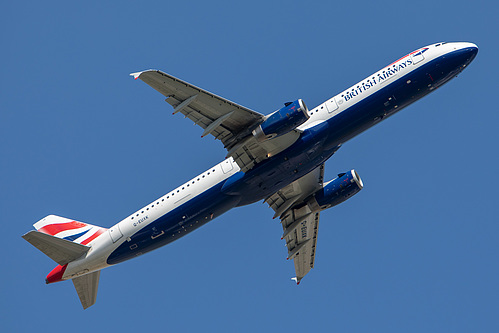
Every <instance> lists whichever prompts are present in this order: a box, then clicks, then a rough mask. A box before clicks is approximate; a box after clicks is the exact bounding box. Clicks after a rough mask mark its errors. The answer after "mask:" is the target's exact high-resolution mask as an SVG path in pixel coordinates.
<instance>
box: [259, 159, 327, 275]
mask: <svg viewBox="0 0 499 333" xmlns="http://www.w3.org/2000/svg"><path fill="white" fill-rule="evenodd" d="M323 180H324V164H322V165H321V166H319V167H318V168H316V169H315V170H313V171H312V172H310V173H308V174H307V175H305V176H303V177H302V178H300V179H298V180H296V181H294V182H293V183H291V184H289V185H288V186H286V187H284V188H282V189H281V190H279V191H278V192H276V193H274V194H273V195H271V196H270V197H269V198H267V200H266V202H267V203H268V204H269V206H270V207H271V208H272V209H273V210H274V211H275V215H274V218H275V217H279V218H280V219H281V224H282V229H283V235H282V238H283V239H284V240H285V241H286V246H287V248H288V259H293V261H294V264H295V272H296V277H295V278H293V280H295V281H296V283H297V284H299V283H300V281H301V279H302V278H303V277H304V276H305V275H306V274H307V273H308V272H309V271H310V269H311V268H313V267H314V260H315V250H316V246H317V233H318V230H319V214H320V213H319V212H318V211H312V210H311V208H310V207H309V205H307V204H306V199H308V198H309V197H310V196H311V195H312V194H313V193H315V192H316V191H317V190H319V189H320V188H321V187H322V183H323Z"/></svg>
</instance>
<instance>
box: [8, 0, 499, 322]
mask: <svg viewBox="0 0 499 333" xmlns="http://www.w3.org/2000/svg"><path fill="white" fill-rule="evenodd" d="M0 8H1V11H2V13H3V19H2V22H1V30H0V31H1V42H2V43H1V45H2V52H1V53H0V59H1V63H2V64H3V66H2V79H1V87H0V88H1V89H0V97H1V98H0V153H1V156H2V158H1V159H0V171H1V173H0V184H1V186H0V212H1V216H2V221H1V222H2V227H3V234H4V243H3V249H4V250H3V255H2V256H1V259H0V260H1V263H2V266H3V267H4V268H3V273H2V274H1V275H0V285H1V287H0V323H1V326H2V328H3V329H2V331H5V332H7V331H8V332H32V331H35V330H37V331H46V330H49V329H51V330H53V329H54V328H56V329H71V330H72V331H74V332H83V331H87V330H88V329H89V327H90V328H92V329H96V330H97V331H104V330H113V331H117V330H120V331H137V330H141V331H143V330H145V331H153V330H161V331H176V332H193V331H198V330H203V331H210V332H211V331H216V332H219V331H222V332H226V331H230V332H234V331H235V332H254V331H274V332H282V331H291V330H293V331H302V330H307V331H312V330H313V331H316V332H333V331H336V332H422V331H424V332H442V331H444V332H470V331H476V332H497V331H498V330H499V320H498V317H497V313H498V312H499V304H498V299H499V297H498V296H499V284H498V282H497V281H498V278H499V268H498V254H499V245H498V244H499V242H498V241H499V239H498V235H499V226H498V218H497V216H498V213H499V212H498V203H497V202H498V200H497V199H498V195H497V188H498V185H499V177H498V174H497V170H498V168H499V159H498V154H497V148H496V146H497V142H498V139H499V134H498V131H497V124H498V123H499V115H498V113H497V103H496V102H495V100H494V98H495V97H496V96H497V88H498V85H497V76H498V74H499V73H498V70H497V66H496V62H497V60H496V56H497V54H498V51H499V50H498V42H497V36H495V35H496V33H495V32H496V31H497V30H498V29H499V27H498V24H497V17H496V16H497V12H498V7H497V4H495V3H493V2H492V1H476V2H473V3H472V2H469V1H461V0H459V1H431V2H423V1H421V2H414V1H412V2H410V1H409V2H400V1H398V2H392V1H377V2H374V1H364V0H361V1H354V2H349V1H344V2H341V3H333V2H326V1H324V2H321V1H308V2H303V1H281V2H267V1H252V2H248V3H246V4H240V3H235V2H229V1H227V2H221V1H210V2H205V1H189V2H185V3H182V2H167V1H157V2H154V1H121V2H113V3H105V2H94V1H88V2H77V3H71V2H66V1H60V2H58V1H48V2H39V1H31V2H29V1H28V2H12V1H11V2H4V3H2V4H1V5H0ZM439 41H471V42H475V43H476V44H477V45H478V46H479V47H480V51H479V53H478V56H477V58H476V59H475V61H474V62H473V63H472V64H471V66H470V67H469V68H468V69H466V70H465V71H464V72H463V73H462V74H461V75H460V76H459V77H458V78H457V79H455V80H453V81H451V82H450V83H448V84H447V85H445V86H444V87H442V88H441V89H439V90H437V91H436V92H434V93H432V94H431V95H429V96H427V97H426V98H424V99H422V100H420V101H419V102H417V103H415V104H413V105H412V106H410V107H408V108H407V109H405V110H403V111H402V112H400V113H399V114H397V115H395V116H394V117H392V118H390V119H389V120H387V121H386V122H383V123H381V124H379V125H377V126H376V127H374V128H372V129H370V130H369V131H367V132H365V133H363V134H361V135H360V136H358V137H356V138H354V139H353V140H351V141H350V142H348V143H347V144H345V145H344V146H343V148H342V149H341V150H340V151H339V152H338V153H337V154H336V155H335V156H334V157H333V158H332V159H331V160H330V161H328V163H327V164H326V179H331V178H334V176H335V175H336V173H338V172H343V171H346V170H350V169H352V168H355V169H356V170H357V171H358V172H359V174H360V175H361V177H362V179H363V181H364V184H365V188H364V190H363V191H361V192H360V193H359V194H358V195H357V196H355V197H354V198H352V199H351V200H349V201H347V202H345V203H343V204H341V205H340V206H338V207H335V208H334V209H331V210H328V211H326V212H324V213H322V215H321V222H320V233H319V238H318V249H317V256H316V267H315V268H314V269H313V270H312V271H311V272H310V274H309V275H307V276H306V278H305V279H304V280H303V281H302V283H301V284H300V286H298V287H297V286H296V285H295V284H294V283H293V282H292V281H291V280H290V278H291V277H293V276H294V270H293V265H292V264H291V263H290V262H287V261H286V260H285V258H286V255H287V254H286V249H285V247H284V243H283V242H282V241H281V240H280V235H281V233H282V229H281V227H280V225H279V223H278V222H276V221H275V220H272V215H273V212H272V211H271V210H270V209H269V208H268V207H267V206H266V205H262V204H260V203H257V204H254V205H252V206H247V207H243V208H238V209H235V210H233V211H230V212H228V213H227V214H225V215H223V216H222V217H220V218H218V219H216V220H214V221H213V222H211V223H209V224H208V225H206V226H204V227H203V228H201V229H199V230H197V231H196V232H194V233H192V234H190V235H188V236H187V237H184V238H182V239H181V240H180V241H178V242H175V243H173V244H170V245H168V246H166V247H164V248H161V249H159V250H156V251H154V252H152V253H149V254H147V255H144V256H142V257H140V258H138V259H134V260H131V261H129V262H126V263H124V264H121V265H118V266H115V267H112V268H109V269H106V270H104V271H103V272H102V274H101V280H100V285H99V294H98V299H97V303H96V305H95V306H93V307H91V308H89V309H88V310H85V311H83V310H82V309H81V305H80V303H79V301H78V298H77V296H76V292H75V291H74V288H73V285H72V283H71V282H63V283H58V284H54V285H49V286H46V285H45V284H44V278H45V276H46V274H47V273H48V272H49V271H50V270H51V269H52V268H53V267H54V266H55V264H54V263H53V262H52V261H51V260H50V259H49V258H47V257H45V256H44V255H43V254H42V253H40V252H38V250H36V249H35V248H34V247H32V246H31V245H30V244H28V243H27V242H25V241H24V240H23V239H22V238H21V235H22V234H24V233H25V232H27V231H29V230H31V229H32V224H33V223H35V222H36V221H38V220H39V219H41V218H43V217H44V216H46V215H48V214H57V215H61V216H65V217H69V218H73V219H76V220H80V221H85V222H88V223H92V224H97V225H101V226H104V227H109V226H111V225H113V224H115V223H116V222H118V221H119V220H121V219H122V218H124V217H126V216H128V215H129V214H130V213H131V212H133V211H135V210H136V209H138V208H140V207H142V206H144V205H145V204H147V203H149V202H151V201H152V200H154V199H155V198H157V197H159V196H161V195H163V194H164V193H166V192H168V191H169V190H170V189H172V188H174V187H176V186H177V185H179V184H181V183H183V182H184V181H186V180H188V179H190V178H191V177H192V176H194V175H196V174H199V173H201V172H203V171H204V170H206V169H207V168H209V167H210V166H212V165H214V164H215V163H218V162H219V161H220V160H221V159H223V157H224V156H225V151H224V149H223V148H222V145H221V144H220V143H219V142H217V141H214V140H212V139H211V138H209V137H207V138H204V139H201V138H200V135H201V133H202V130H201V129H200V128H198V127H195V126H192V124H191V123H190V122H189V121H188V120H184V119H183V118H182V116H180V115H176V116H172V115H171V107H170V106H169V105H168V104H167V103H165V102H164V101H163V97H162V96H161V95H160V94H158V93H157V92H156V91H154V90H153V89H151V88H150V87H148V86H147V85H145V84H144V83H143V82H140V81H134V80H133V79H132V78H130V77H129V76H128V74H129V73H131V72H135V71H140V70H144V69H149V68H156V69H161V70H163V71H165V72H168V73H170V74H172V75H175V76H177V77H179V78H182V79H184V80H186V81H188V82H191V83H193V84H195V85H197V86H200V87H202V88H205V89H207V90H209V91H211V92H213V93H216V94H218V95H221V96H224V97H226V98H228V99H230V100H233V101H235V102H237V103H239V104H242V105H244V106H247V107H249V108H251V109H253V110H256V111H259V112H261V113H264V114H267V113H270V112H272V111H274V110H275V109H277V108H278V107H280V106H281V105H282V103H283V102H285V101H288V100H295V99H297V98H303V99H304V100H305V102H306V103H307V105H308V106H309V107H313V106H315V105H317V104H319V103H321V102H323V101H324V100H326V99H327V98H329V97H331V96H333V95H335V94H337V93H339V92H341V91H342V90H343V89H345V88H347V87H349V86H350V85H352V84H354V83H356V82H358V81H360V80H361V79H363V78H365V77H366V76H368V75H370V74H371V73H373V72H375V71H377V70H378V69H380V68H382V67H384V66H385V65H387V64H389V63H391V62H393V61H394V60H396V59H398V58H400V57H401V56H403V55H405V54H407V53H409V52H411V51H412V50H414V49H416V48H419V47H421V46H424V45H427V44H432V43H435V42H439Z"/></svg>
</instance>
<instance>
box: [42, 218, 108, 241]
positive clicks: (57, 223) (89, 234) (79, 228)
mask: <svg viewBox="0 0 499 333" xmlns="http://www.w3.org/2000/svg"><path fill="white" fill-rule="evenodd" d="M33 226H34V227H35V229H36V230H38V231H39V232H43V233H44V234H47V235H51V236H55V237H57V238H62V239H65V240H68V241H71V242H75V243H78V244H82V245H87V244H89V243H90V242H92V241H93V240H94V239H96V238H97V237H99V236H100V235H102V234H103V233H104V232H105V231H106V230H107V229H106V228H101V227H97V226H95V225H91V224H88V223H83V222H78V221H74V220H70V219H68V218H65V217H61V216H56V215H49V216H47V217H45V218H43V219H41V220H40V221H38V222H36V223H35V224H34V225H33Z"/></svg>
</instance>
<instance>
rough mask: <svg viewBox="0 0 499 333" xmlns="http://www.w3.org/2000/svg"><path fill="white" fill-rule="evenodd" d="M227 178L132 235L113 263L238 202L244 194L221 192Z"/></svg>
mask: <svg viewBox="0 0 499 333" xmlns="http://www.w3.org/2000/svg"><path fill="white" fill-rule="evenodd" d="M223 183H224V182H223V181H222V182H221V183H219V184H217V185H215V186H213V187H212V188H210V189H208V190H207V191H205V192H203V193H201V194H200V195H198V196H196V197H194V198H192V199H191V200H189V201H187V202H186V203H184V204H182V205H181V206H179V207H177V208H175V209H174V210H172V211H170V212H168V213H167V214H165V215H163V216H161V217H160V218H158V219H156V220H155V221H153V222H151V223H150V224H148V225H147V226H146V227H144V228H142V229H141V230H139V231H138V232H137V233H135V234H134V235H132V236H131V237H129V239H127V240H126V241H124V242H123V244H121V245H120V246H119V247H118V248H117V249H116V250H114V251H113V252H112V253H111V254H110V255H109V257H108V258H107V263H108V264H109V265H114V264H117V263H120V262H123V261H125V260H128V259H131V258H134V257H137V256H139V255H142V254H144V253H147V252H149V251H152V250H154V249H157V248H159V247H161V246H164V245H166V244H169V243H171V242H173V241H175V240H177V239H179V238H181V237H182V236H185V235H187V234H188V233H190V232H192V231H194V230H196V229H197V228H199V227H201V226H202V225H204V224H206V223H207V222H210V221H211V220H213V219H214V218H216V217H218V216H220V215H222V214H223V213H225V212H226V211H228V210H230V209H232V208H234V207H235V206H237V204H238V202H239V200H240V197H238V196H234V195H226V194H223V193H221V192H220V190H221V187H222V185H223Z"/></svg>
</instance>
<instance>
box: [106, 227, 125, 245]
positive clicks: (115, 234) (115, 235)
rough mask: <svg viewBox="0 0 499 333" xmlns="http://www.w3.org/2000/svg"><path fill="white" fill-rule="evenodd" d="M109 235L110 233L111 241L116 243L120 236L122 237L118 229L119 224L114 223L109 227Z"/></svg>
mask: <svg viewBox="0 0 499 333" xmlns="http://www.w3.org/2000/svg"><path fill="white" fill-rule="evenodd" d="M109 235H111V239H112V240H113V243H116V242H117V241H118V240H119V239H120V238H121V237H123V234H122V233H121V230H120V225H119V224H116V225H114V226H113V227H112V228H111V229H109Z"/></svg>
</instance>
